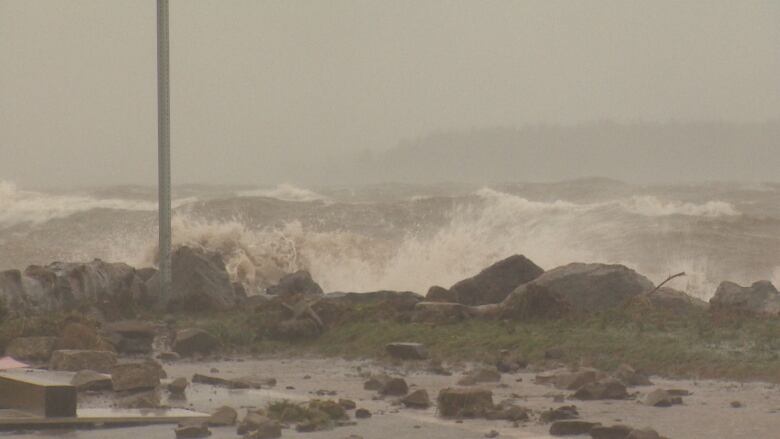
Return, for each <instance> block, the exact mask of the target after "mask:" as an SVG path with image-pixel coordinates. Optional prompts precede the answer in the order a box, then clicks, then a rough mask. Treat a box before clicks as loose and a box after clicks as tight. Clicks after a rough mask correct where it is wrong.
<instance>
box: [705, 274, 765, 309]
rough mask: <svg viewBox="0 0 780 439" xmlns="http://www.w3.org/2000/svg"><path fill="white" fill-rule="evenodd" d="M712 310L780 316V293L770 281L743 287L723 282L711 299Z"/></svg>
mask: <svg viewBox="0 0 780 439" xmlns="http://www.w3.org/2000/svg"><path fill="white" fill-rule="evenodd" d="M710 310H711V311H713V312H725V313H736V314H751V315H764V316H775V317H777V316H780V292H778V291H777V288H775V286H774V285H773V284H772V283H771V282H769V281H759V282H755V283H754V284H753V285H751V286H749V287H742V286H739V285H737V284H735V283H733V282H722V283H721V284H720V285H719V286H718V289H717V290H716V291H715V295H714V296H713V297H712V299H710Z"/></svg>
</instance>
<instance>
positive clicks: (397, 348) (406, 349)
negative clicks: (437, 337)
mask: <svg viewBox="0 0 780 439" xmlns="http://www.w3.org/2000/svg"><path fill="white" fill-rule="evenodd" d="M385 351H386V352H387V353H388V355H390V356H391V357H393V358H398V359H401V360H425V359H427V358H428V349H426V348H425V345H423V344H421V343H388V344H387V345H386V346H385Z"/></svg>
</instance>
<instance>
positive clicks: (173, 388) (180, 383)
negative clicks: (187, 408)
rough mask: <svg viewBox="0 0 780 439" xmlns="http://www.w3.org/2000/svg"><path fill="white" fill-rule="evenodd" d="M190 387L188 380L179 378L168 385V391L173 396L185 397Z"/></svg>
mask: <svg viewBox="0 0 780 439" xmlns="http://www.w3.org/2000/svg"><path fill="white" fill-rule="evenodd" d="M188 385H189V383H188V382H187V378H182V377H179V378H176V379H175V380H173V381H171V382H170V383H168V391H169V392H171V395H175V396H183V395H184V392H185V390H187V386H188Z"/></svg>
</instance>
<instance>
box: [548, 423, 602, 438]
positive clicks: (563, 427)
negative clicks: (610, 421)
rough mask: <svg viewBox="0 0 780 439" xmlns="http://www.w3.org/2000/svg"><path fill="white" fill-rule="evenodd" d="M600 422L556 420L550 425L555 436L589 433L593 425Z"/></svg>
mask: <svg viewBox="0 0 780 439" xmlns="http://www.w3.org/2000/svg"><path fill="white" fill-rule="evenodd" d="M599 425H601V424H599V423H598V422H586V421H555V422H553V424H552V425H551V426H550V434H551V435H553V436H576V435H580V434H588V433H590V431H591V430H592V429H593V427H596V426H599Z"/></svg>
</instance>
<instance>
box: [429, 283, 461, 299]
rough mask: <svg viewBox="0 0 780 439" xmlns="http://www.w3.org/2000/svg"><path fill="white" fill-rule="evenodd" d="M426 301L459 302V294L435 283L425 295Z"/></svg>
mask: <svg viewBox="0 0 780 439" xmlns="http://www.w3.org/2000/svg"><path fill="white" fill-rule="evenodd" d="M425 301H426V302H445V303H446V302H457V301H458V296H457V295H456V294H455V293H454V292H452V291H450V290H448V289H446V288H444V287H440V286H438V285H434V286H432V287H430V288H429V289H428V293H427V294H426V295H425Z"/></svg>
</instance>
